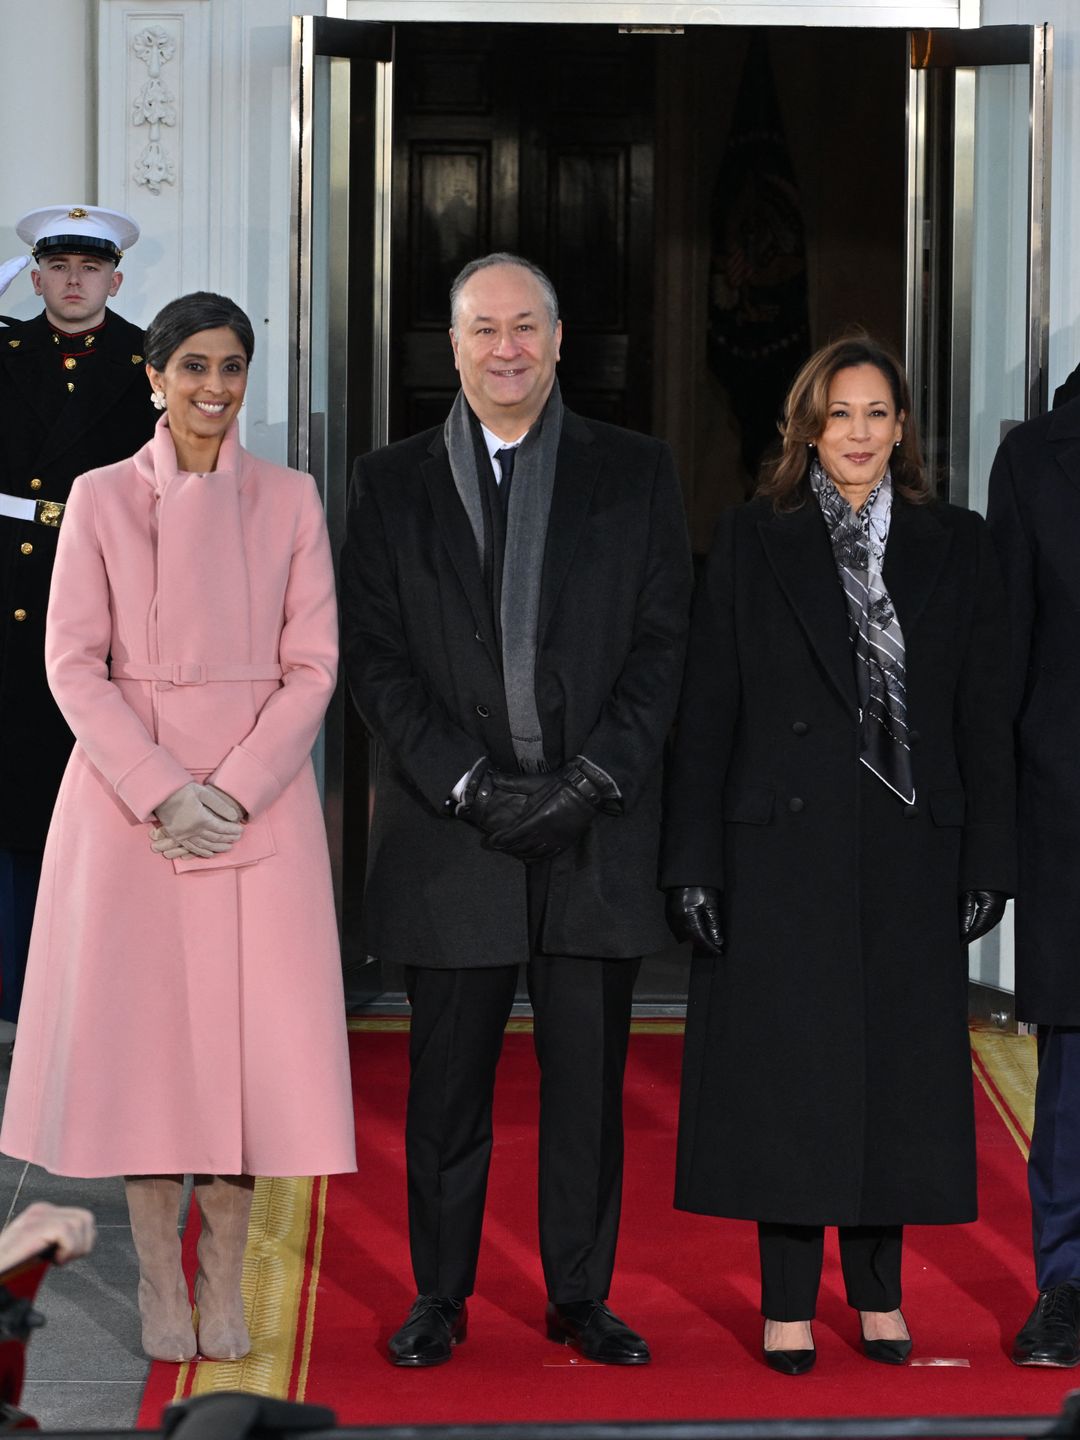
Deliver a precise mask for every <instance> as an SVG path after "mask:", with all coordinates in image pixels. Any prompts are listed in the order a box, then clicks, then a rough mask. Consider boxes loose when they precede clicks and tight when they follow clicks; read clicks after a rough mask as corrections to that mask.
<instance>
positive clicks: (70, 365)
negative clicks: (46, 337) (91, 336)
mask: <svg viewBox="0 0 1080 1440" xmlns="http://www.w3.org/2000/svg"><path fill="white" fill-rule="evenodd" d="M78 363H79V362H78V361H77V360H76V359H75V357H74V356H72V355H69V356H68V357H67V359H66V360H65V361H64V369H65V370H74V369H75V366H76V365H77V364H78Z"/></svg>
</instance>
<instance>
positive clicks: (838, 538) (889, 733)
mask: <svg viewBox="0 0 1080 1440" xmlns="http://www.w3.org/2000/svg"><path fill="white" fill-rule="evenodd" d="M810 485H811V488H812V489H813V491H814V494H815V495H816V496H817V498H818V503H819V504H820V506H821V513H822V515H823V516H824V517H825V525H826V528H827V529H828V532H829V539H830V540H831V542H832V551H833V559H834V560H835V562H836V570H837V573H838V575H839V576H840V583H841V585H842V586H843V588H844V599H845V600H846V602H847V611H848V623H849V628H850V634H851V647H852V653H853V655H854V659H855V684H856V687H857V690H858V696H859V718H860V720H861V723H862V733H861V736H860V745H859V748H860V752H861V753H860V755H859V758H860V760H861V761H862V763H863V764H864V765H866V766H868V767H869V768H870V769H871V770H872V771H873V772H874V774H875V775H876V776H877V777H878V779H879V780H882V781H884V783H885V784H886V785H887V786H888V787H889V789H890V790H892V791H893V792H894V794H896V795H899V797H900V799H901V800H904V801H906V803H907V804H909V805H914V803H915V780H914V776H913V773H912V768H911V748H910V745H909V743H908V723H907V685H906V682H905V674H904V636H903V632H902V631H901V629H900V621H899V620H898V619H897V617H896V611H895V610H894V609H893V603H892V600H891V598H890V596H889V592H888V590H887V589H886V588H885V581H884V578H883V576H882V565H883V564H884V560H885V542H886V541H887V540H888V538H889V521H890V518H891V516H892V477H891V476H890V474H889V472H888V470H886V471H885V474H884V475H883V477H882V478H881V480H879V481H878V483H877V484H876V485H875V486H874V488H873V490H871V492H870V494H869V495H868V496H867V497H866V503H865V504H864V505H863V507H862V509H861V510H859V511H855V510H853V509H852V508H851V506H850V505H849V504H848V502H847V501H846V500H845V499H844V497H843V495H841V494H840V491H839V490H838V489H837V488H836V486H835V485H834V484H833V482H832V480H831V479H830V478H829V476H828V475H827V474H826V472H825V470H824V469H823V468H822V466H821V464H820V462H819V461H817V460H815V461H814V463H813V464H812V465H811V467H810Z"/></svg>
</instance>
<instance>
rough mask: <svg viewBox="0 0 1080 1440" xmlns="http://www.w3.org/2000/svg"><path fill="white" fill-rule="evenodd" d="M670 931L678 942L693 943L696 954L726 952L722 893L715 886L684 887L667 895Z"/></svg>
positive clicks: (719, 953) (675, 889)
mask: <svg viewBox="0 0 1080 1440" xmlns="http://www.w3.org/2000/svg"><path fill="white" fill-rule="evenodd" d="M666 910H667V923H668V929H669V930H670V931H671V933H672V934H673V935H674V936H675V939H676V940H690V941H692V942H693V946H694V954H695V955H722V954H723V953H724V921H723V908H722V905H721V899H720V891H719V890H716V889H714V888H713V887H712V886H711V885H682V886H678V887H676V888H674V889H672V890H669V891H668V892H667V906H666Z"/></svg>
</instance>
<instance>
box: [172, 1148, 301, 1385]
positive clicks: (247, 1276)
mask: <svg viewBox="0 0 1080 1440" xmlns="http://www.w3.org/2000/svg"><path fill="white" fill-rule="evenodd" d="M315 1183H316V1182H315V1180H313V1179H312V1178H311V1177H310V1176H296V1177H287V1178H283V1177H280V1176H274V1177H273V1178H271V1179H266V1178H260V1179H258V1180H256V1182H255V1195H254V1199H253V1201H252V1206H251V1223H250V1226H249V1228H248V1239H247V1247H246V1249H245V1251H244V1275H243V1280H242V1281H241V1290H242V1291H243V1296H244V1314H245V1315H246V1317H247V1322H248V1329H249V1330H250V1331H251V1353H250V1354H249V1355H246V1356H245V1357H244V1359H243V1360H215V1361H200V1362H199V1363H198V1364H195V1365H191V1364H187V1365H181V1367H180V1373H179V1375H178V1376H177V1381H176V1392H175V1394H174V1396H173V1399H174V1400H181V1399H183V1398H184V1397H185V1395H211V1394H213V1393H214V1392H215V1391H218V1390H234V1391H235V1390H241V1391H243V1392H244V1393H245V1394H247V1395H273V1396H278V1397H286V1396H287V1395H288V1392H289V1380H290V1378H291V1376H292V1371H293V1361H294V1358H295V1355H296V1338H297V1328H298V1323H299V1315H300V1297H301V1294H302V1292H303V1286H304V1257H305V1255H306V1253H307V1242H308V1233H309V1227H310V1223H311V1212H312V1204H311V1197H312V1188H313V1186H314V1184H315ZM307 1349H310V1335H307V1336H305V1350H307ZM305 1378H306V1372H305ZM189 1380H190V1388H189V1385H188V1382H189Z"/></svg>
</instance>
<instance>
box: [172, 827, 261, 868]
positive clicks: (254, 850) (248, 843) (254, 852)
mask: <svg viewBox="0 0 1080 1440" xmlns="http://www.w3.org/2000/svg"><path fill="white" fill-rule="evenodd" d="M276 853H277V846H276V845H275V844H274V832H273V831H272V830H271V829H270V820H269V817H268V816H267V815H266V814H262V815H256V817H255V819H254V820H248V821H247V822H246V823H245V825H244V833H243V834H242V835H241V836H240V839H239V840H237V842H236V844H235V845H234V846H233V847H232V849H231V850H226V851H225V853H224V855H215V856H213V858H212V859H209V860H201V859H200V858H199V857H198V856H197V855H191V856H188V857H187V858H186V859H184V860H174V861H173V862H172V863H173V869H174V870H175V871H176V873H177V875H186V874H187V873H188V872H189V871H191V870H231V869H235V868H236V867H237V866H239V865H254V864H255V863H256V862H257V861H259V860H265V859H266V858H267V857H268V856H270V855H275V854H276Z"/></svg>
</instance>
